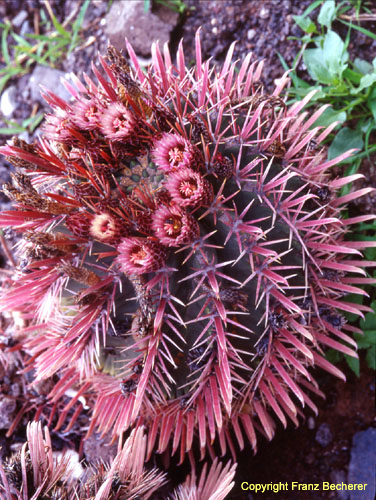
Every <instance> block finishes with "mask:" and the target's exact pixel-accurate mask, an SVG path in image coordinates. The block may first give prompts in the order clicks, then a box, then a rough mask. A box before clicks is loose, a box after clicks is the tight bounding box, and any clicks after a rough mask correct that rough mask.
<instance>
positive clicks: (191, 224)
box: [152, 206, 200, 247]
mask: <svg viewBox="0 0 376 500" xmlns="http://www.w3.org/2000/svg"><path fill="white" fill-rule="evenodd" d="M152 227H153V230H154V234H155V235H156V236H157V238H158V239H159V241H160V242H161V243H162V244H163V245H166V246H169V247H177V246H179V245H184V244H187V243H190V242H191V241H193V240H194V239H195V238H197V236H198V235H199V232H200V230H199V227H198V224H197V221H196V220H195V219H194V217H193V216H192V215H191V214H190V213H188V212H186V211H184V210H181V209H180V208H179V207H177V206H171V207H161V208H158V210H156V211H155V212H154V214H153V224H152Z"/></svg>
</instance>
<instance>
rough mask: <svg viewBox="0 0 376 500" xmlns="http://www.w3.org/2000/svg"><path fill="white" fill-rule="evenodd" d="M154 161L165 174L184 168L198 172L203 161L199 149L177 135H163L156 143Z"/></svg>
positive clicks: (153, 152) (153, 154)
mask: <svg viewBox="0 0 376 500" xmlns="http://www.w3.org/2000/svg"><path fill="white" fill-rule="evenodd" d="M152 159H153V161H154V162H155V163H156V164H157V165H158V167H159V169H160V170H163V171H164V172H167V173H168V172H174V171H175V170H177V169H180V168H182V167H190V168H192V169H193V170H198V169H199V168H200V167H201V166H202V164H203V159H202V155H201V153H200V151H199V149H198V148H197V147H196V146H194V145H193V144H192V143H190V142H189V141H187V140H186V139H184V137H181V136H180V135H177V134H163V135H162V137H161V138H160V139H158V140H157V141H155V143H154V149H153V151H152Z"/></svg>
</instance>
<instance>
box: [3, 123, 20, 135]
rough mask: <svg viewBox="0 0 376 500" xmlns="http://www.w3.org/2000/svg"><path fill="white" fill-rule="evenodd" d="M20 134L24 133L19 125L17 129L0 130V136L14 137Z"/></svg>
mask: <svg viewBox="0 0 376 500" xmlns="http://www.w3.org/2000/svg"><path fill="white" fill-rule="evenodd" d="M22 132H25V129H24V127H21V125H19V126H18V127H2V128H0V134H1V135H15V134H21V133H22Z"/></svg>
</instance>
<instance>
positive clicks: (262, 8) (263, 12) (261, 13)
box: [259, 7, 269, 19]
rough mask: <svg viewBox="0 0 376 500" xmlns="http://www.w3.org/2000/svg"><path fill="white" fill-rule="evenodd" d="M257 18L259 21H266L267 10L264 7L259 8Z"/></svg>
mask: <svg viewBox="0 0 376 500" xmlns="http://www.w3.org/2000/svg"><path fill="white" fill-rule="evenodd" d="M259 16H260V17H261V19H267V18H268V17H269V9H267V8H266V7H261V9H260V12H259Z"/></svg>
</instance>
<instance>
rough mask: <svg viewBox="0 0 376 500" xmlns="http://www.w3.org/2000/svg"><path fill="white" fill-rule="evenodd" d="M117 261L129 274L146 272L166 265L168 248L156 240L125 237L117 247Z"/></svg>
mask: <svg viewBox="0 0 376 500" xmlns="http://www.w3.org/2000/svg"><path fill="white" fill-rule="evenodd" d="M117 251H118V252H119V256H118V258H117V261H118V262H119V264H120V267H121V270H122V271H123V272H124V273H127V274H144V273H150V272H152V271H157V270H158V269H160V268H161V267H163V266H164V263H165V261H166V258H167V251H166V249H165V248H164V247H163V246H162V245H160V244H159V243H157V242H156V241H151V240H147V239H146V238H123V239H122V241H121V243H120V245H119V246H118V247H117Z"/></svg>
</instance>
